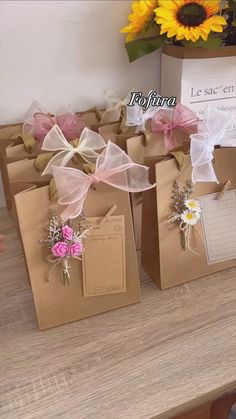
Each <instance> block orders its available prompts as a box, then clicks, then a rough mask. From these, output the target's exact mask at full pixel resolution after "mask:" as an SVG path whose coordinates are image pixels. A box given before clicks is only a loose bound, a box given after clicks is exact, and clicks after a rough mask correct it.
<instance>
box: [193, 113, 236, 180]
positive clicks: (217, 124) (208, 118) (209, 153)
mask: <svg viewBox="0 0 236 419" xmlns="http://www.w3.org/2000/svg"><path fill="white" fill-rule="evenodd" d="M233 121H234V120H233V116H232V115H231V114H230V113H228V112H223V111H220V110H218V109H213V108H208V109H207V110H206V113H205V115H204V118H203V120H202V121H200V122H199V125H198V133H197V134H192V135H190V138H191V146H190V156H191V161H192V166H193V170H192V182H193V183H196V182H217V183H218V180H217V177H216V174H215V171H214V168H213V165H212V160H213V158H214V155H213V152H214V147H215V146H216V145H220V146H225V147H227V146H231V147H236V129H232V126H233Z"/></svg>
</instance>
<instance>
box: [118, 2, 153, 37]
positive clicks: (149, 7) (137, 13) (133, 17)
mask: <svg viewBox="0 0 236 419" xmlns="http://www.w3.org/2000/svg"><path fill="white" fill-rule="evenodd" d="M156 6H157V0H133V2H132V12H133V13H131V14H130V15H129V16H128V19H129V21H130V23H129V24H128V25H127V26H125V27H124V28H122V29H121V32H122V33H128V36H127V38H126V42H129V41H132V40H133V39H134V38H135V37H136V35H137V34H138V33H140V32H141V30H142V29H143V27H144V25H145V24H146V23H147V22H148V21H149V19H150V18H151V16H152V15H153V12H154V9H155V7H156Z"/></svg>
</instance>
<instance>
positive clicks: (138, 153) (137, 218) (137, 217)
mask: <svg viewBox="0 0 236 419" xmlns="http://www.w3.org/2000/svg"><path fill="white" fill-rule="evenodd" d="M176 131H177V130H176ZM176 137H177V143H178V145H179V146H181V145H182V144H183V143H184V142H189V137H188V135H187V134H185V133H181V132H180V131H178V132H176ZM121 141H122V140H120V142H121ZM124 142H126V151H127V154H128V155H129V156H130V157H131V159H132V160H133V161H134V162H135V163H139V164H144V161H145V158H146V157H151V156H158V158H157V159H158V161H161V160H163V159H165V158H166V154H167V151H166V149H165V145H164V137H163V134H161V133H156V134H152V135H151V137H150V139H149V141H146V140H145V137H144V135H138V136H137V137H132V138H128V139H126V140H123V143H124ZM118 145H119V144H118ZM131 203H132V213H133V220H134V232H135V240H136V247H137V250H140V249H141V230H142V227H141V225H142V194H141V193H140V194H132V195H131Z"/></svg>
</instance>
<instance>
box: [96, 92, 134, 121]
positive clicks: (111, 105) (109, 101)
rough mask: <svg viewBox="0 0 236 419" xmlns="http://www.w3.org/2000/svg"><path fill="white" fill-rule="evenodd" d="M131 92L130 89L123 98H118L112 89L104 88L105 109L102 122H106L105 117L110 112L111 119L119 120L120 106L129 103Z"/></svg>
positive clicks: (106, 117) (107, 116)
mask: <svg viewBox="0 0 236 419" xmlns="http://www.w3.org/2000/svg"><path fill="white" fill-rule="evenodd" d="M131 92H132V90H130V92H129V93H128V94H127V95H126V96H125V97H124V99H120V98H119V97H118V96H117V95H116V94H115V93H114V92H113V91H112V90H110V89H107V90H105V93H104V95H105V102H106V110H105V112H104V114H103V116H102V122H106V119H108V118H109V116H111V114H112V119H113V121H119V119H120V116H121V108H122V106H127V104H128V103H129V100H130V95H131Z"/></svg>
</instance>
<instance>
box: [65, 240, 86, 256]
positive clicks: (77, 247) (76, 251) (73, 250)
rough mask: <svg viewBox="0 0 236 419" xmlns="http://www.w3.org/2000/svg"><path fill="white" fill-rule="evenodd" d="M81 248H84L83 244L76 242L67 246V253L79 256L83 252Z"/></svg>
mask: <svg viewBox="0 0 236 419" xmlns="http://www.w3.org/2000/svg"><path fill="white" fill-rule="evenodd" d="M83 250H84V246H83V245H82V243H81V242H76V243H74V244H71V245H70V246H69V249H68V254H69V255H70V256H79V255H81V254H82V253H83Z"/></svg>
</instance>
